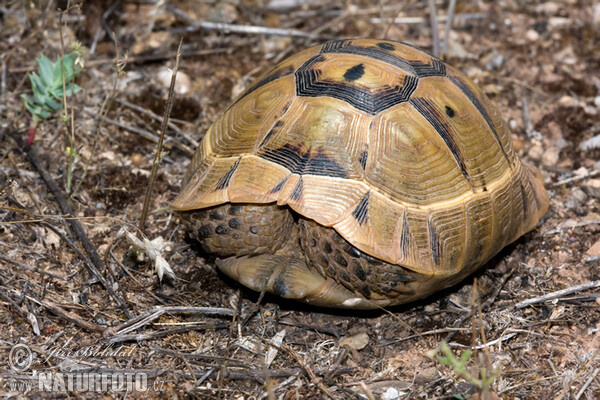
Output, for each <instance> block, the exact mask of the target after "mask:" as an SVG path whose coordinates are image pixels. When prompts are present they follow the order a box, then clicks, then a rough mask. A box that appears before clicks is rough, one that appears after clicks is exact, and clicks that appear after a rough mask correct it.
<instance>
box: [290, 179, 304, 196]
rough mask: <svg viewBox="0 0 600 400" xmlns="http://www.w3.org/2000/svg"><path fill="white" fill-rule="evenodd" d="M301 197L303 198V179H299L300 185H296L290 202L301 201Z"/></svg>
mask: <svg viewBox="0 0 600 400" xmlns="http://www.w3.org/2000/svg"><path fill="white" fill-rule="evenodd" d="M301 197H302V177H300V179H298V184H296V187H295V188H294V191H293V192H292V194H291V196H290V200H300V198H301Z"/></svg>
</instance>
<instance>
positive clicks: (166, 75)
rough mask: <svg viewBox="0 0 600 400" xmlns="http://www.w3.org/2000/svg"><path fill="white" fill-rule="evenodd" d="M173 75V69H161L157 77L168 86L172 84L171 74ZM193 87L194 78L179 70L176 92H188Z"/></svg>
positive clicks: (163, 84)
mask: <svg viewBox="0 0 600 400" xmlns="http://www.w3.org/2000/svg"><path fill="white" fill-rule="evenodd" d="M172 75H173V73H172V71H171V70H169V69H163V70H161V71H160V72H159V73H158V74H157V76H156V79H158V81H159V82H160V84H161V85H162V86H164V87H166V88H168V87H169V86H170V85H171V76H172ZM191 88H192V80H191V79H190V77H189V75H188V74H186V73H185V72H182V71H177V78H176V80H175V93H177V94H186V93H189V91H190V90H191Z"/></svg>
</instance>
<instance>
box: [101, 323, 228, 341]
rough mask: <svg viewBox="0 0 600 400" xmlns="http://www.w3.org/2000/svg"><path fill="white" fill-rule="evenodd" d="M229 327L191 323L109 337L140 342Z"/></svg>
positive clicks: (223, 324)
mask: <svg viewBox="0 0 600 400" xmlns="http://www.w3.org/2000/svg"><path fill="white" fill-rule="evenodd" d="M227 327H229V324H226V323H223V322H222V323H219V324H204V325H200V324H198V325H190V326H178V327H176V328H170V329H164V330H162V331H156V332H151V333H139V334H133V335H115V336H113V337H111V338H110V339H108V342H107V343H108V344H115V343H121V342H132V341H135V342H140V341H142V340H152V339H157V338H161V337H165V336H169V335H176V334H179V333H184V332H189V331H199V330H208V329H224V328H227Z"/></svg>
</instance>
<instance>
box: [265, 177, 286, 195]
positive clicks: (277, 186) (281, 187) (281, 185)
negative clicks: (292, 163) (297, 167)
mask: <svg viewBox="0 0 600 400" xmlns="http://www.w3.org/2000/svg"><path fill="white" fill-rule="evenodd" d="M288 179H290V177H289V175H288V176H286V177H285V178H283V180H282V181H281V182H279V183H278V184H277V185H275V187H274V188H273V189H271V191H270V192H269V193H277V192H279V191H281V189H283V186H284V185H285V183H286V182H287V181H288Z"/></svg>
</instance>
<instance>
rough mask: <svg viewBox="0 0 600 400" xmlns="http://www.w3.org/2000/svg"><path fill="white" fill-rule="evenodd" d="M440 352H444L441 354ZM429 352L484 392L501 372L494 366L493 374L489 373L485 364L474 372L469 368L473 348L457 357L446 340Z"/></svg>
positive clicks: (487, 391) (486, 391)
mask: <svg viewBox="0 0 600 400" xmlns="http://www.w3.org/2000/svg"><path fill="white" fill-rule="evenodd" d="M440 352H441V353H442V354H439V353H440ZM427 354H428V355H429V356H430V357H432V358H435V359H437V360H438V362H440V363H441V364H443V365H445V366H447V367H450V368H452V370H453V371H454V373H455V374H456V375H458V376H461V377H462V378H464V379H465V380H467V381H468V382H470V383H472V384H474V385H476V386H479V388H480V389H481V391H482V393H484V394H485V393H489V391H490V387H491V386H492V384H493V383H494V380H496V378H497V377H498V374H499V371H498V369H496V368H493V369H492V371H491V374H488V370H487V368H486V367H485V366H480V367H479V372H478V373H476V374H474V373H472V372H471V371H470V370H469V363H470V360H471V355H472V354H473V352H472V351H471V350H465V351H464V352H463V353H462V354H461V355H460V356H459V357H458V358H457V357H456V356H455V355H454V353H452V350H450V347H449V346H448V344H447V343H446V342H442V343H441V344H440V346H439V348H437V349H433V350H430V351H429V352H428V353H427ZM459 398H460V397H459Z"/></svg>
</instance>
